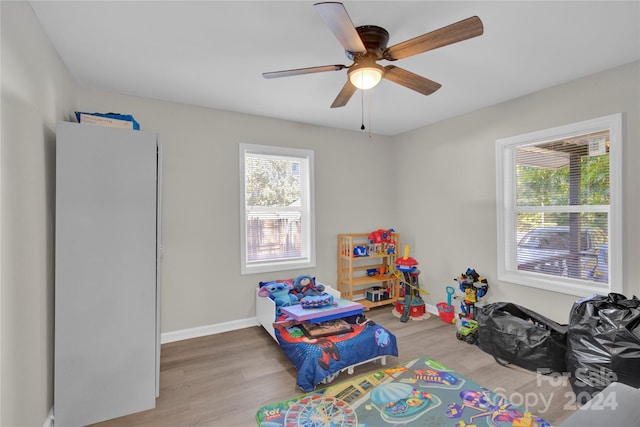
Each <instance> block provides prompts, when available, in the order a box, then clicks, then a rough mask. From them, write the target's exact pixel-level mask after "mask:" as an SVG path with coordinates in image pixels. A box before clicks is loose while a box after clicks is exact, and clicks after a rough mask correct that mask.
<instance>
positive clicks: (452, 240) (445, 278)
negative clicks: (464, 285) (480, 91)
mask: <svg viewBox="0 0 640 427" xmlns="http://www.w3.org/2000/svg"><path fill="white" fill-rule="evenodd" d="M639 76H640V67H639V63H638V62H636V63H632V64H628V65H626V66H622V67H619V68H616V69H613V70H609V71H605V72H603V73H599V74H596V75H592V76H589V77H586V78H582V79H579V80H576V81H573V82H570V83H567V84H564V85H561V86H557V87H553V88H549V89H546V90H543V91H540V92H537V93H534V94H531V95H528V96H525V97H522V98H518V99H514V100H511V101H508V102H504V103H501V104H498V105H495V106H492V107H489V108H485V109H482V110H479V111H476V112H473V113H470V114H466V115H464V116H460V117H456V118H453V119H450V120H446V121H442V122H440V123H437V124H435V125H433V126H428V127H426V128H422V129H418V130H416V131H413V132H410V133H407V134H404V135H400V136H397V137H395V138H394V143H395V144H396V145H397V147H398V154H397V157H396V162H397V163H396V168H395V171H396V173H397V177H398V179H399V180H400V181H402V182H406V183H412V184H413V185H410V186H404V187H400V188H402V189H403V190H400V192H399V194H398V197H399V198H400V200H403V201H405V202H406V203H409V202H410V201H411V206H412V207H413V208H412V209H405V210H401V211H399V212H397V216H396V219H397V221H396V223H397V224H398V227H399V229H400V230H402V231H404V232H405V235H408V236H410V241H412V242H413V247H414V249H413V256H414V257H415V258H416V259H417V260H418V261H420V262H421V267H422V268H421V273H422V274H421V277H422V279H423V280H424V283H425V284H426V285H427V286H426V287H427V289H428V291H429V292H430V293H431V295H430V296H429V298H428V300H429V301H428V302H431V303H433V304H435V303H438V302H440V301H444V300H446V292H445V286H447V285H455V284H456V283H454V282H453V277H455V276H457V275H459V274H460V273H463V272H464V271H465V270H466V269H467V268H468V267H474V268H475V269H476V270H477V271H478V273H480V274H481V275H482V276H483V277H486V278H487V279H488V281H489V286H490V287H489V292H488V293H487V296H486V298H484V300H483V302H492V301H512V302H516V303H519V304H522V305H525V306H527V307H530V308H532V309H534V310H537V311H539V312H540V313H542V314H545V315H547V316H548V317H551V318H553V319H554V320H556V321H558V322H561V323H566V322H567V321H568V316H569V310H570V308H571V305H572V304H573V301H575V299H576V298H575V297H572V296H569V295H564V294H558V293H551V292H546V291H541V290H536V289H533V288H530V287H526V286H518V285H514V284H509V283H499V282H497V279H496V277H497V274H496V272H497V259H496V255H497V253H496V251H497V249H496V245H497V243H496V172H495V166H496V162H495V141H496V139H500V138H505V137H509V136H514V135H519V134H523V133H527V132H532V131H536V130H540V129H546V128H551V127H555V126H560V125H564V124H568V123H573V122H578V121H582V120H587V119H592V118H596V117H601V116H606V115H609V114H614V113H618V112H621V113H623V148H622V150H623V156H624V164H623V168H624V170H623V192H622V195H623V197H622V200H623V230H624V232H623V234H624V246H623V248H624V249H623V252H624V273H623V274H624V278H625V280H624V292H625V293H626V294H627V295H628V296H631V295H633V294H640V281H639V280H638V277H640V270H639V268H640V267H639V265H638V260H639V259H640V243H639V242H640V226H639V224H638V218H639V217H640V215H639V214H640V200H639V199H640V197H639V196H640V189H639V185H638V184H639V183H640V173H639V169H638V167H637V162H638V159H640V145H639V144H638V141H639V139H640V130H639V127H640V119H639V118H640V109H639V107H638V104H639V102H640V77H639ZM405 241H406V239H405Z"/></svg>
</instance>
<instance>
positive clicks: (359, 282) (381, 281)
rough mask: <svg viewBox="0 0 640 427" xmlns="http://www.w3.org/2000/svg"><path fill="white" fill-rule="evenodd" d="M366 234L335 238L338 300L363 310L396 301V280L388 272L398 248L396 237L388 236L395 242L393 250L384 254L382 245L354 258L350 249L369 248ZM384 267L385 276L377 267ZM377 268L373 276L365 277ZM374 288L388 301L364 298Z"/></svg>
mask: <svg viewBox="0 0 640 427" xmlns="http://www.w3.org/2000/svg"><path fill="white" fill-rule="evenodd" d="M369 234H370V233H354V234H339V235H338V280H337V283H338V290H339V291H340V293H341V296H342V298H344V299H348V300H351V301H356V300H357V301H358V302H359V303H361V304H362V305H363V306H365V308H371V307H379V306H382V305H387V304H393V303H395V301H396V300H397V299H398V294H399V283H398V279H397V278H396V277H395V276H393V275H392V274H391V273H392V272H393V271H394V268H395V261H396V259H397V257H398V248H399V247H400V234H398V233H391V238H392V239H393V241H394V242H395V251H392V252H391V253H388V251H387V249H388V248H387V247H386V245H384V244H383V245H382V246H381V247H380V248H378V251H376V250H373V251H368V255H367V256H354V248H355V247H357V246H364V247H365V248H368V247H369V239H368V237H369ZM381 267H382V268H384V270H385V271H386V273H385V274H380V268H381ZM373 269H377V270H378V272H377V273H376V274H373V275H371V274H368V271H371V270H373ZM375 287H379V288H381V289H385V290H387V291H388V298H387V299H381V300H379V301H370V300H369V299H367V291H371V290H372V289H374V288H375Z"/></svg>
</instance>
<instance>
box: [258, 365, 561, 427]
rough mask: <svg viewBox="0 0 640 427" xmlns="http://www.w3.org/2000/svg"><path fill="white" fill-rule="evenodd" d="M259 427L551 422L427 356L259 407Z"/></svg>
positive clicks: (529, 425)
mask: <svg viewBox="0 0 640 427" xmlns="http://www.w3.org/2000/svg"><path fill="white" fill-rule="evenodd" d="M256 420H257V422H258V426H260V427H389V426H398V427H400V426H402V427H405V426H407V427H411V426H414V427H417V426H442V427H445V426H447V427H448V426H451V427H454V426H455V427H462V426H477V427H484V426H493V427H534V426H535V427H538V426H539V427H550V424H549V423H547V422H546V421H545V420H543V419H541V418H538V417H536V416H534V415H532V414H530V413H527V412H525V411H524V410H523V409H522V408H520V407H517V406H515V405H513V404H511V403H510V402H509V401H507V400H506V399H504V398H503V397H501V396H500V395H498V394H496V393H493V392H491V391H489V390H487V389H485V388H483V387H481V386H480V385H478V384H477V383H475V382H473V381H471V380H469V379H468V378H465V377H464V376H462V375H460V374H458V373H457V372H455V371H453V370H451V369H450V368H448V367H446V366H445V365H443V364H441V363H439V362H437V361H436V360H433V359H430V358H428V357H425V358H420V359H415V360H412V361H410V362H407V363H404V364H402V365H398V366H395V367H392V368H387V369H382V370H380V371H377V372H373V373H370V374H366V375H363V376H359V377H356V378H353V379H349V380H347V381H344V382H341V383H338V384H334V385H331V386H329V387H327V388H325V389H323V390H319V391H315V392H312V393H308V394H305V395H302V396H298V397H296V398H294V399H290V400H287V401H284V402H279V403H274V404H271V405H267V406H264V407H262V408H260V409H259V410H258V412H257V414H256Z"/></svg>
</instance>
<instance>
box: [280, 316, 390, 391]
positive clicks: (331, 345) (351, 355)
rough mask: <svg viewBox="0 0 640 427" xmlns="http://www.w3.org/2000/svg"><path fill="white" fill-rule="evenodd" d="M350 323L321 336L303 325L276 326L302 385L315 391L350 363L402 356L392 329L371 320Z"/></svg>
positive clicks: (297, 382) (350, 364)
mask: <svg viewBox="0 0 640 427" xmlns="http://www.w3.org/2000/svg"><path fill="white" fill-rule="evenodd" d="M350 323H351V329H352V330H351V331H350V332H347V333H343V334H339V335H330V336H325V337H319V338H309V337H308V336H307V335H305V333H304V332H303V331H302V329H301V327H300V326H290V327H286V328H280V329H276V331H275V333H276V337H277V339H278V342H279V343H280V347H281V348H282V350H284V352H285V354H286V355H287V357H288V358H289V360H291V362H292V363H293V364H294V365H295V367H296V369H297V370H298V378H297V380H296V385H297V386H298V387H300V388H301V389H302V390H304V391H312V390H314V389H315V388H316V386H317V385H318V384H320V383H322V381H323V380H324V379H325V378H327V377H330V376H331V375H333V374H335V373H338V372H340V371H342V370H344V369H346V368H348V367H350V366H353V365H358V364H360V363H362V362H365V361H368V360H371V359H374V358H377V357H380V356H398V346H397V344H396V337H395V335H393V334H392V333H391V332H389V331H388V330H386V329H385V328H383V327H382V326H380V325H378V324H376V323H374V322H373V321H371V320H367V321H366V322H364V323H352V322H350Z"/></svg>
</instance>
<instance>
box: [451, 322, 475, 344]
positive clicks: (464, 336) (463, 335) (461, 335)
mask: <svg viewBox="0 0 640 427" xmlns="http://www.w3.org/2000/svg"><path fill="white" fill-rule="evenodd" d="M456 338H458V339H459V340H461V341H466V342H467V343H469V344H475V343H476V341H478V322H476V321H475V320H472V319H461V324H460V326H458V330H457V331H456Z"/></svg>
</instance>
